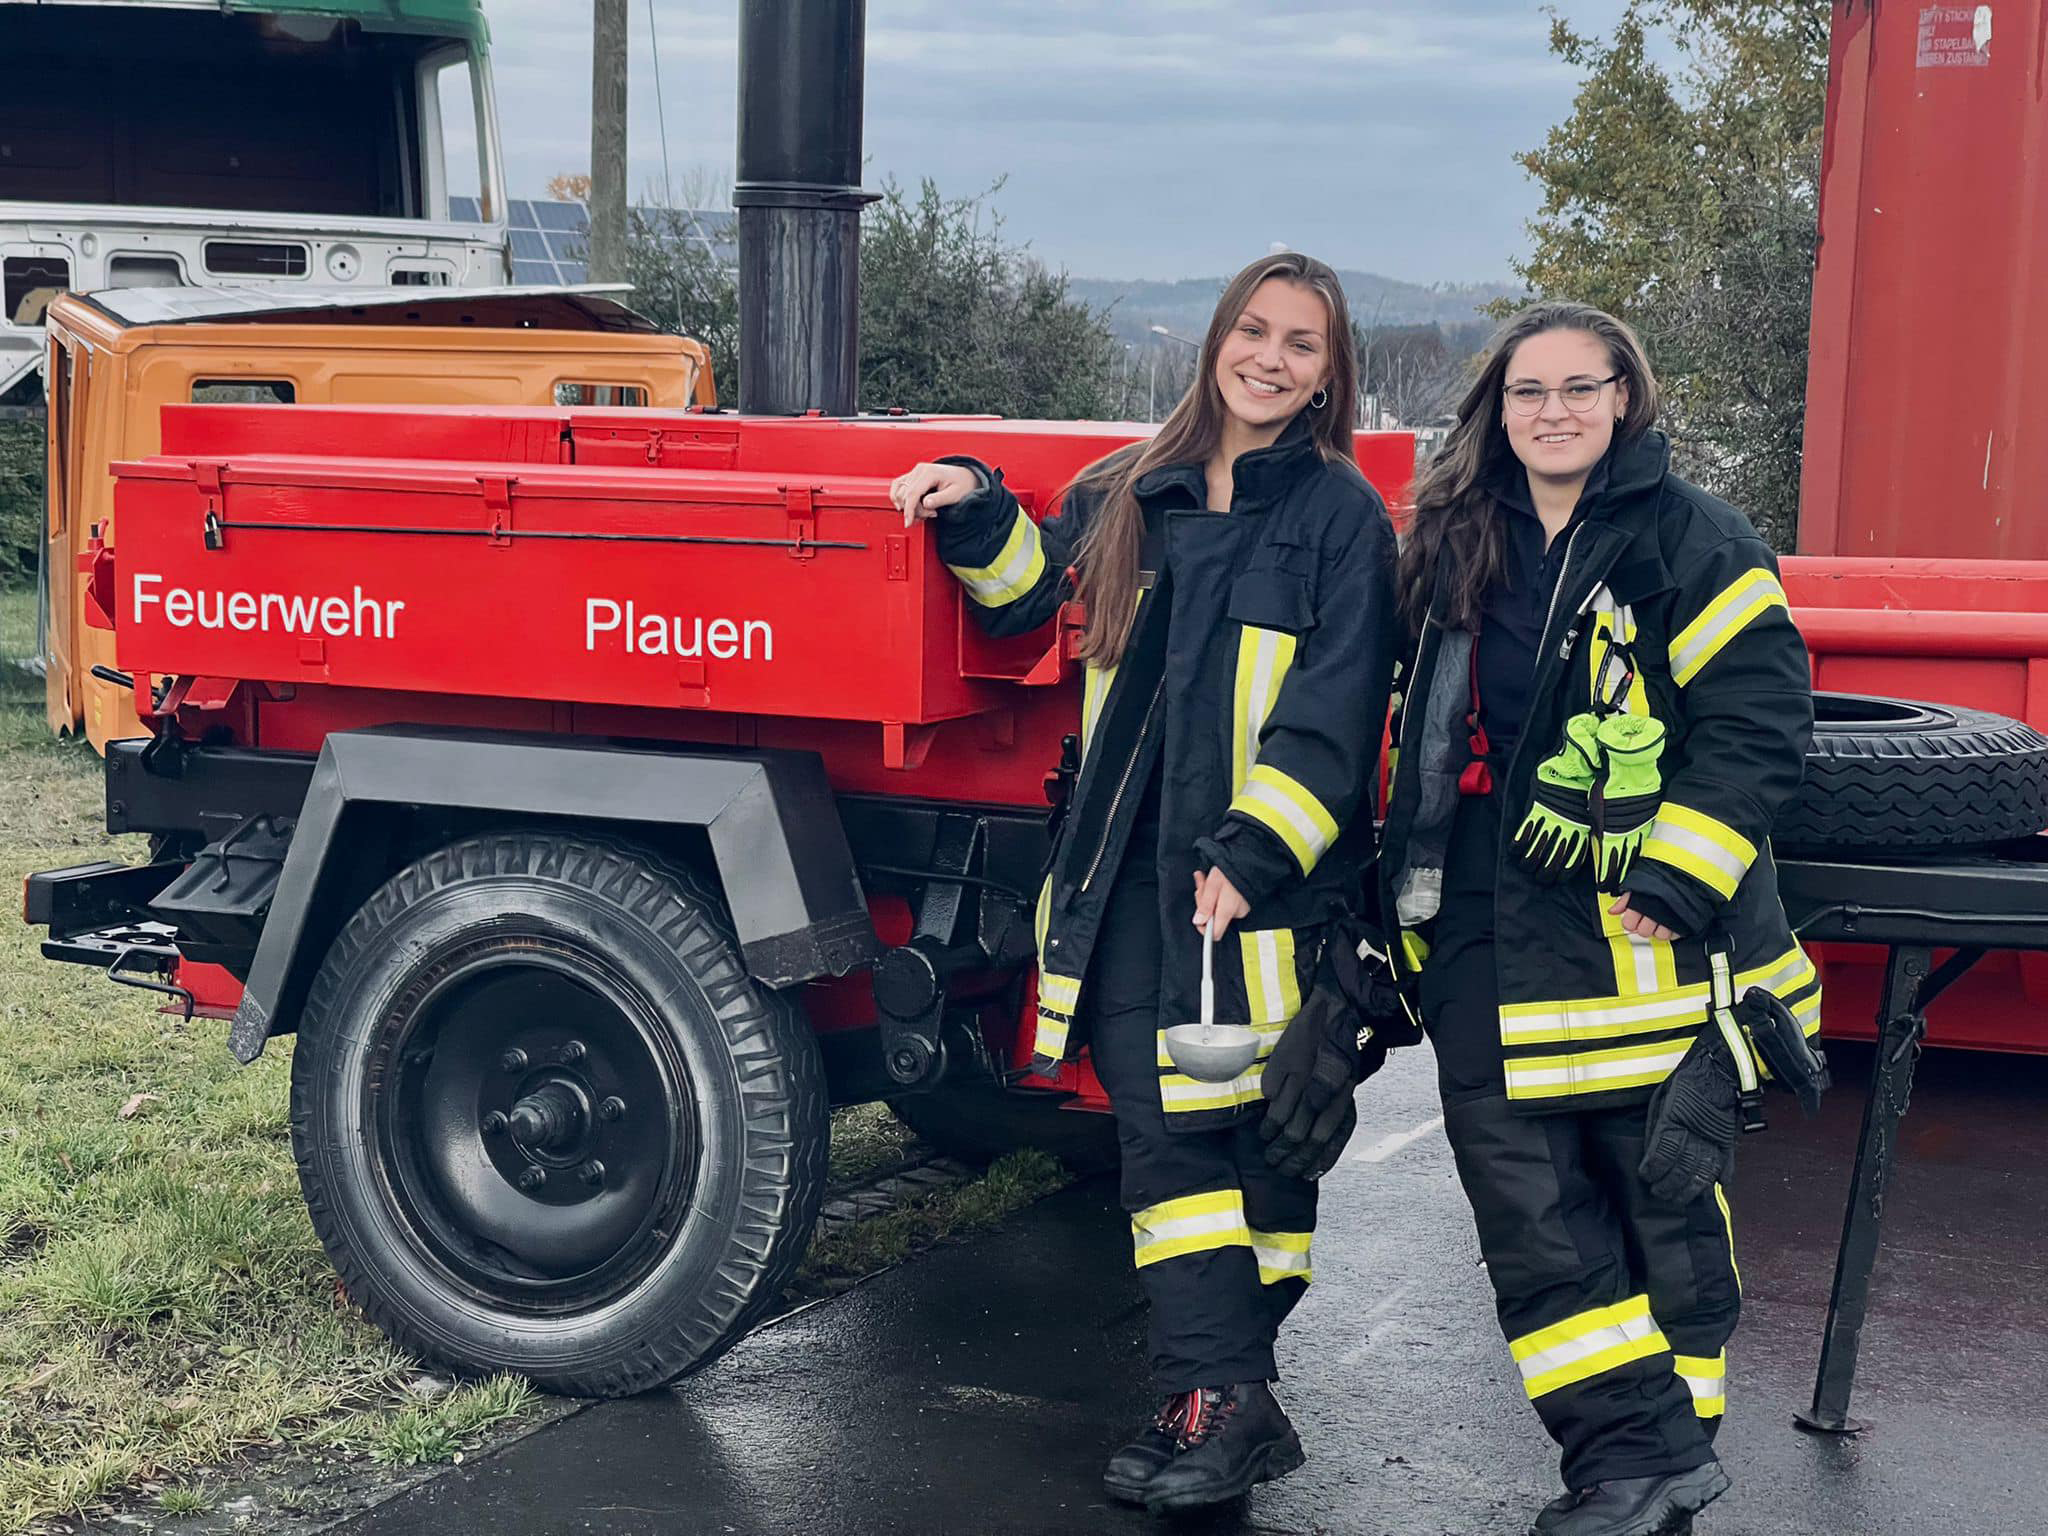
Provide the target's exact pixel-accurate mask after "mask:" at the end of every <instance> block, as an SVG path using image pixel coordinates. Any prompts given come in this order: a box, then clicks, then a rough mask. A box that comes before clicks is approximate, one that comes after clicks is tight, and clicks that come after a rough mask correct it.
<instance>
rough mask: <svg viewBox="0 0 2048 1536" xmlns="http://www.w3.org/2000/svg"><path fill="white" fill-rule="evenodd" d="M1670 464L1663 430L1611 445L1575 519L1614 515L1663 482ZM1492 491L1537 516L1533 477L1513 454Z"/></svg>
mask: <svg viewBox="0 0 2048 1536" xmlns="http://www.w3.org/2000/svg"><path fill="white" fill-rule="evenodd" d="M1670 465H1671V444H1670V441H1669V440H1668V439H1667V438H1666V437H1665V436H1664V434H1663V433H1662V432H1655V431H1652V432H1645V433H1644V434H1643V435H1642V436H1641V437H1639V438H1637V439H1636V440H1635V441H1634V442H1632V443H1628V444H1626V445H1624V446H1620V447H1611V448H1609V449H1608V450H1607V452H1606V453H1605V454H1603V455H1602V456H1601V459H1600V462H1599V463H1598V464H1595V465H1594V466H1593V472H1592V473H1591V474H1590V475H1588V476H1587V477H1586V488H1585V489H1584V490H1583V491H1581V492H1580V493H1579V504H1578V507H1577V508H1576V509H1575V510H1574V511H1573V513H1572V520H1573V521H1574V522H1577V521H1578V520H1579V519H1581V518H1596V517H1611V516H1612V515H1613V514H1614V512H1615V511H1616V510H1617V509H1618V508H1621V507H1624V506H1626V505H1629V504H1631V503H1632V502H1634V501H1635V499H1636V498H1637V497H1638V496H1640V495H1641V494H1642V493H1643V492H1644V491H1647V490H1654V489H1655V488H1656V487H1658V486H1660V485H1662V484H1663V483H1664V475H1665V472H1666V471H1667V470H1668V469H1669V468H1670ZM1492 490H1493V494H1494V497H1495V499H1496V500H1498V501H1499V502H1500V503H1501V504H1502V505H1503V506H1507V507H1510V508H1512V509H1514V510H1515V511H1517V512H1521V513H1525V514H1526V515H1528V516H1530V517H1534V516H1535V515H1536V504H1535V502H1533V501H1532V500H1531V499H1530V497H1529V476H1528V474H1527V473H1526V472H1525V471H1524V470H1523V468H1522V463H1521V460H1519V459H1517V458H1515V457H1514V456H1513V455H1512V454H1510V455H1509V456H1508V459H1507V461H1506V462H1505V463H1504V464H1502V465H1501V467H1500V470H1499V472H1498V473H1497V474H1496V475H1495V476H1494V481H1493V486H1492Z"/></svg>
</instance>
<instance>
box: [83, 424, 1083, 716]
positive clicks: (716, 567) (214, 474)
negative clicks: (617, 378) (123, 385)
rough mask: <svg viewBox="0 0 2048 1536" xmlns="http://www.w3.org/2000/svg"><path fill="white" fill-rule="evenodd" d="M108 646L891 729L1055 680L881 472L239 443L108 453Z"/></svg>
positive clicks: (225, 670)
mask: <svg viewBox="0 0 2048 1536" xmlns="http://www.w3.org/2000/svg"><path fill="white" fill-rule="evenodd" d="M118 473H119V474H120V476H121V484H120V488H119V501H120V511H119V514H118V515H119V518H120V524H121V533H120V547H119V562H118V578H117V583H116V590H117V593H118V597H117V601H118V603H119V605H120V608H119V612H118V614H117V621H118V634H119V657H120V664H121V666H122V667H124V668H127V669H129V670H133V671H144V672H150V673H159V674H161V673H178V674H183V675H187V676H214V677H225V678H238V679H246V680H251V681H260V682H265V683H272V684H308V683H321V684H330V685H334V686H338V687H343V688H354V689H380V690H397V691H407V692H420V693H435V694H442V695H450V694H453V695H480V696H492V697H499V698H524V699H560V700H574V701H576V702H578V703H580V704H612V705H639V706H650V707H657V708H661V707H666V708H675V707H682V708H688V709H696V710H716V711H719V712H722V713H729V714H730V713H737V714H753V715H774V716H783V717H788V718H797V719H815V720H868V721H877V722H888V723H896V724H902V725H916V724H924V723H929V722H933V721H939V720H947V719H954V718H958V717H960V716H963V715H969V714H973V713H976V712H978V711H981V710H984V709H988V708H991V707H994V706H995V705H996V704H998V703H999V702H1000V701H1001V700H1000V695H999V693H998V692H997V685H998V684H999V683H1000V682H1004V681H1007V682H1010V683H1012V684H1014V683H1016V682H1020V681H1027V680H1028V681H1030V682H1045V683H1049V682H1052V681H1055V680H1056V679H1057V677H1058V675H1059V667H1058V662H1057V658H1055V657H1050V656H1048V655H1047V654H1046V653H1047V648H1048V645H1049V643H1050V641H1049V637H1048V636H1046V635H1040V636H1038V637H1035V638H1033V639H1031V640H1028V641H1027V642H1025V643H1024V644H1023V645H1021V646H1020V645H1019V644H1016V643H1010V644H1003V643H998V642H992V641H989V640H987V639H986V638H985V637H984V636H982V634H981V632H980V630H979V628H978V626H975V625H973V624H972V622H971V621H969V620H967V617H966V615H965V614H964V612H963V606H962V605H963V597H962V593H961V588H960V585H959V583H957V582H956V581H954V580H953V578H952V577H951V576H949V575H948V574H947V573H946V572H945V571H944V570H943V569H941V568H940V566H939V564H938V562H937V561H936V560H935V559H933V558H932V557H931V555H930V553H929V551H928V548H927V544H928V537H929V535H928V530H927V529H926V528H925V527H923V526H919V527H916V528H913V529H910V530H905V529H904V527H903V524H902V518H901V516H900V515H899V514H898V513H897V512H896V510H895V509H894V508H893V507H892V506H891V505H890V503H889V497H888V483H887V482H886V481H883V480H877V479H869V478H862V477H855V476H848V475H820V476H815V477H811V476H806V477H803V478H801V479H795V478H786V477H777V476H769V475H752V474H742V473H731V472H727V473H717V474H712V473H705V472H699V471H689V470H664V469H649V468H647V467H646V466H645V465H644V464H643V465H641V466H640V467H639V468H637V469H633V470H627V469H622V468H590V467H583V466H556V465H489V464H482V465H478V464H455V463H434V462H397V461H380V460H374V459H356V460H352V461H341V460H336V459H301V458H289V457H262V456H257V457H250V458H244V459H238V460H237V461H236V462H234V463H233V464H223V463H220V462H218V461H213V460H205V459H195V460H174V459H170V458H155V459H149V460H144V461H141V462H139V463H134V464H124V465H121V466H118Z"/></svg>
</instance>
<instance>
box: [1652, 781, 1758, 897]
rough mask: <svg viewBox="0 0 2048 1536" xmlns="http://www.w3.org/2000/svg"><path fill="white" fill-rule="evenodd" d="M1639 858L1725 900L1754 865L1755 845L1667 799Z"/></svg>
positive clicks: (1720, 823)
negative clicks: (1688, 877) (1681, 873)
mask: <svg viewBox="0 0 2048 1536" xmlns="http://www.w3.org/2000/svg"><path fill="white" fill-rule="evenodd" d="M1641 856H1642V857H1643V858H1646V859H1655V860H1657V861H1658V862H1659V863H1660V864H1669V865H1670V866H1671V867H1672V868H1673V869H1679V870H1683V871H1684V872H1685V873H1686V874H1688V875H1691V876H1692V877H1693V878H1694V879H1695V880H1697V881H1699V882H1700V884H1702V885H1704V886H1707V887H1708V888H1709V889H1711V890H1713V891H1715V892H1717V893H1718V894H1719V895H1720V897H1721V899H1722V900H1723V901H1728V900H1732V899H1733V898H1734V895H1735V888H1736V887H1737V886H1738V885H1740V884H1742V877H1743V876H1744V875H1746V874H1748V873H1749V866H1750V865H1751V864H1753V863H1754V862H1756V844H1755V843H1752V842H1751V841H1750V840H1749V839H1748V838H1746V837H1744V836H1743V835H1742V834H1741V833H1740V832H1737V831H1736V830H1735V829H1734V828H1733V827H1731V826H1729V825H1728V824H1727V823H1726V822H1721V821H1716V820H1715V819H1714V818H1713V817H1711V816H1709V815H1707V814H1706V813H1705V812H1704V811H1696V810H1694V809H1693V808H1692V807H1691V806H1689V805H1679V804H1677V803H1676V802H1674V801H1670V800H1667V801H1665V802H1664V803H1663V805H1661V806H1659V807H1658V808H1657V820H1656V823H1655V825H1653V826H1652V827H1651V828H1650V835H1649V837H1648V839H1646V840H1645V841H1644V843H1643V850H1642V855H1641Z"/></svg>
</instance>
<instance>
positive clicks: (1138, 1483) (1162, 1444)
mask: <svg viewBox="0 0 2048 1536" xmlns="http://www.w3.org/2000/svg"><path fill="white" fill-rule="evenodd" d="M1193 1395H1194V1394H1193V1393H1190V1392H1176V1393H1174V1394H1173V1396H1171V1397H1169V1398H1168V1399H1167V1400H1166V1401H1165V1402H1163V1403H1161V1404H1160V1405H1159V1412H1158V1414H1157V1415H1156V1416H1154V1418H1153V1420H1152V1422H1151V1423H1150V1424H1147V1425H1146V1426H1145V1427H1144V1428H1143V1429H1141V1430H1139V1431H1138V1433H1137V1434H1136V1435H1135V1436H1134V1437H1133V1438H1132V1440H1131V1443H1130V1444H1129V1445H1126V1446H1125V1447H1124V1448H1123V1449H1122V1450H1120V1451H1118V1452H1117V1453H1116V1454H1115V1455H1114V1456H1112V1457H1110V1458H1109V1465H1108V1466H1106V1467H1104V1468H1103V1469H1102V1487H1103V1490H1104V1491H1105V1492H1106V1493H1108V1495H1109V1496H1110V1497H1111V1498H1112V1499H1121V1500H1123V1502H1124V1503H1126V1504H1142V1503H1144V1502H1145V1489H1146V1486H1147V1485H1148V1484H1149V1483H1150V1482H1151V1481H1152V1475H1153V1474H1154V1473H1155V1472H1157V1471H1158V1470H1159V1469H1160V1468H1161V1467H1163V1466H1165V1465H1166V1464H1167V1463H1168V1462H1169V1461H1171V1460H1173V1452H1174V1448H1175V1446H1177V1445H1178V1444H1179V1443H1180V1429H1181V1425H1182V1424H1184V1423H1185V1422H1186V1421H1187V1416H1188V1399H1189V1398H1190V1397H1192V1396H1193Z"/></svg>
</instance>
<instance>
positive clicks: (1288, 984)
mask: <svg viewBox="0 0 2048 1536" xmlns="http://www.w3.org/2000/svg"><path fill="white" fill-rule="evenodd" d="M1237 942H1238V947H1239V949H1240V950H1241V951H1242V953H1243V957H1244V995H1245V1001H1246V1002H1247V1003H1248V1004H1249V1005H1250V1007H1251V1023H1252V1024H1253V1025H1254V1027H1256V1026H1257V1025H1260V1024H1285V1023H1286V1022H1287V1021H1288V1020H1289V1019H1291V1018H1293V1017H1294V1016H1295V1015H1296V1014H1297V1013H1299V1012H1301V980H1300V978H1299V976H1297V975H1296V973H1295V968H1294V965H1295V960H1294V930H1293V929H1292V928H1257V929H1239V930H1238V935H1237Z"/></svg>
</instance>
